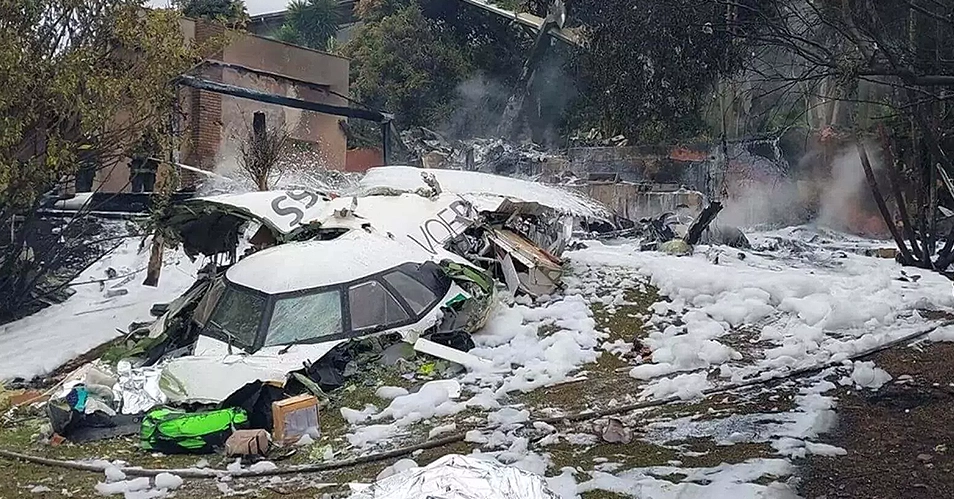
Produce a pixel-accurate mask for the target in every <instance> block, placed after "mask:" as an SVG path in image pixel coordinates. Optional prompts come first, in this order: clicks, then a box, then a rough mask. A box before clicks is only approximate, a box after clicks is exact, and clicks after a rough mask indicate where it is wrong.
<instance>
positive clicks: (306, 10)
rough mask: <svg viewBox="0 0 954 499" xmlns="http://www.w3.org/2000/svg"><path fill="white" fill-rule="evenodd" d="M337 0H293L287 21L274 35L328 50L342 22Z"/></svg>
mask: <svg viewBox="0 0 954 499" xmlns="http://www.w3.org/2000/svg"><path fill="white" fill-rule="evenodd" d="M342 20H343V19H342V15H341V11H340V10H339V9H338V2H337V0H292V1H291V2H290V3H289V4H288V12H287V14H286V15H285V23H284V24H282V26H281V28H279V29H278V30H277V31H276V32H275V34H274V37H275V38H277V39H279V40H281V41H283V42H288V43H293V44H295V45H301V46H304V47H310V48H313V49H318V50H327V49H328V48H329V44H330V43H331V41H332V40H333V39H334V37H335V35H336V34H337V33H338V28H339V26H340V25H341V22H342Z"/></svg>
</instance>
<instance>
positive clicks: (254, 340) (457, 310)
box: [163, 230, 494, 403]
mask: <svg viewBox="0 0 954 499" xmlns="http://www.w3.org/2000/svg"><path fill="white" fill-rule="evenodd" d="M470 271H473V272H477V271H476V269H473V268H469V267H468V265H467V264H466V263H461V262H454V261H451V260H444V261H442V262H435V261H433V260H430V259H429V255H428V254H427V253H426V252H424V251H421V250H419V249H417V248H414V247H412V246H409V245H406V244H403V243H399V242H397V241H394V240H393V239H391V238H388V237H387V236H383V235H380V234H377V233H376V232H374V231H372V230H367V231H365V230H358V231H352V232H349V233H347V234H344V235H342V236H340V237H338V238H336V239H333V240H327V241H308V242H293V243H288V244H283V245H280V246H276V247H273V248H270V249H267V250H264V251H260V252H258V253H256V254H253V255H251V256H249V257H247V258H245V259H243V260H242V261H240V262H238V263H237V264H235V265H233V266H231V267H230V268H229V269H228V270H227V271H226V272H225V273H224V275H222V276H221V277H219V278H218V279H217V280H216V281H215V282H214V283H213V284H212V285H211V286H210V288H209V291H208V292H207V293H206V294H205V296H204V297H203V298H202V300H201V301H200V302H199V303H198V305H197V306H196V308H195V311H194V313H193V315H192V321H193V324H194V327H196V328H197V329H198V339H197V340H196V342H195V346H194V350H193V352H192V355H189V356H184V357H180V358H177V359H173V360H171V361H170V362H169V363H168V364H166V366H165V367H164V369H163V378H164V386H165V387H166V390H165V391H166V394H167V395H168V396H169V398H170V400H172V401H174V402H186V401H188V402H205V403H210V402H218V401H221V400H222V399H224V398H225V397H226V396H228V395H229V394H231V393H232V392H234V391H235V390H236V389H238V388H240V387H241V386H243V385H244V384H246V383H249V382H252V381H255V380H276V381H281V380H284V379H285V377H286V375H287V374H288V373H289V372H291V371H294V370H296V369H300V368H301V367H302V366H303V365H307V364H309V363H313V362H316V361H318V360H319V359H321V358H322V357H324V356H325V355H326V354H328V353H329V352H330V351H332V349H334V348H335V347H337V346H338V345H341V344H343V343H346V342H348V341H350V340H353V339H356V338H366V337H371V336H380V337H389V338H391V339H393V341H406V342H409V343H415V342H417V341H418V340H419V339H420V338H422V337H428V336H430V335H431V334H433V333H438V332H452V331H464V332H467V333H470V332H473V331H475V330H476V329H479V328H480V327H482V326H483V324H484V323H485V321H486V320H487V317H488V314H489V312H490V310H491V309H492V304H493V302H494V299H493V293H494V288H493V286H492V284H491V283H490V281H489V279H488V280H486V281H484V282H483V283H481V282H479V281H480V279H479V277H478V278H476V279H471V278H468V276H467V274H468V272H470ZM471 275H472V276H473V275H475V274H471Z"/></svg>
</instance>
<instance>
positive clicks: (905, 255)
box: [857, 139, 930, 268]
mask: <svg viewBox="0 0 954 499" xmlns="http://www.w3.org/2000/svg"><path fill="white" fill-rule="evenodd" d="M857 146H858V155H859V156H860V157H861V166H862V167H863V168H864V169H865V178H866V179H868V186H869V187H871V194H872V195H873V196H874V198H875V203H877V204H878V210H879V211H881V217H882V218H883V219H884V222H885V225H887V226H888V230H889V231H890V232H891V237H893V238H894V242H895V244H897V245H898V250H899V251H900V252H901V258H902V262H901V263H902V264H904V265H913V264H914V263H915V262H917V260H915V258H914V257H913V256H912V255H911V252H910V251H908V248H907V246H906V245H905V244H904V239H902V238H901V234H900V233H898V228H897V226H895V225H894V224H893V223H892V221H891V212H890V211H889V210H888V205H887V204H885V202H884V196H882V195H881V189H880V188H878V181H877V179H875V176H874V171H873V170H872V169H871V161H870V160H869V159H868V151H867V150H865V146H864V144H862V142H861V139H858V141H857ZM928 268H930V267H928Z"/></svg>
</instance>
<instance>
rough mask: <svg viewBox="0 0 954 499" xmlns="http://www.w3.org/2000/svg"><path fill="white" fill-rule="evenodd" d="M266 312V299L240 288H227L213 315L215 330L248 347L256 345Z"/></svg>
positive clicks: (212, 321)
mask: <svg viewBox="0 0 954 499" xmlns="http://www.w3.org/2000/svg"><path fill="white" fill-rule="evenodd" d="M264 311H265V297H264V296H260V295H257V294H254V293H251V292H249V291H245V290H242V289H238V288H226V291H225V294H224V295H223V296H222V300H221V301H219V305H218V307H216V308H215V312H213V313H212V319H211V321H209V322H210V323H212V325H213V326H214V327H213V330H218V332H220V333H223V334H226V335H228V336H231V340H232V341H235V342H236V344H238V345H244V346H246V347H249V346H252V345H254V344H255V336H256V335H257V334H258V326H259V324H261V323H262V313H264Z"/></svg>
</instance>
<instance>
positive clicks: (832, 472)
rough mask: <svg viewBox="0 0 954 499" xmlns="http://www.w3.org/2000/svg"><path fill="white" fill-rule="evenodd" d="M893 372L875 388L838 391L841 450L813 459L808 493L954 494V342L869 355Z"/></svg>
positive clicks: (806, 471)
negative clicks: (837, 452) (846, 453)
mask: <svg viewBox="0 0 954 499" xmlns="http://www.w3.org/2000/svg"><path fill="white" fill-rule="evenodd" d="M869 360H873V361H875V363H876V364H877V365H878V366H879V367H881V368H882V369H884V370H886V371H888V373H890V374H891V376H893V378H894V379H893V380H892V381H891V382H890V383H888V384H886V385H885V386H883V387H882V388H881V389H880V390H878V391H877V392H873V391H866V392H855V391H848V390H843V391H842V392H841V395H840V396H839V398H838V406H837V409H836V410H837V412H838V417H839V422H838V426H837V428H836V430H835V431H833V432H832V433H829V434H827V435H825V436H823V437H822V441H825V442H827V443H830V444H832V445H836V446H839V447H842V448H844V449H845V450H847V451H848V455H846V456H836V457H817V456H816V457H812V458H811V459H809V460H808V462H807V464H806V465H805V466H804V468H803V472H802V475H803V482H802V485H801V487H800V495H802V496H803V497H805V498H807V499H819V498H823V497H824V498H826V499H835V498H849V497H850V498H898V497H904V498H905V499H917V498H925V499H927V498H941V497H954V474H952V470H954V345H951V344H946V343H943V344H924V345H921V346H920V347H914V348H897V349H892V350H887V351H885V352H882V353H880V354H877V355H875V356H873V357H872V358H871V359H869Z"/></svg>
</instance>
